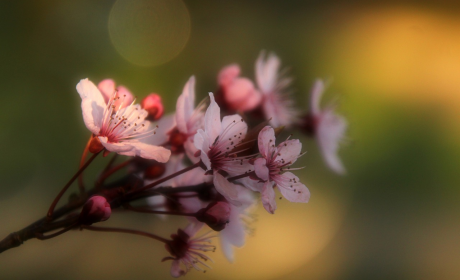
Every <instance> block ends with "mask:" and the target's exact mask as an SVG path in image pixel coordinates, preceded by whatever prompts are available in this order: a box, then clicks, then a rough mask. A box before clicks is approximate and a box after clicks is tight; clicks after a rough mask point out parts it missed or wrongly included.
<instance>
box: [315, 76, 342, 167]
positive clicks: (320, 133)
mask: <svg viewBox="0 0 460 280" xmlns="http://www.w3.org/2000/svg"><path fill="white" fill-rule="evenodd" d="M323 92H324V82H323V81H322V80H320V79H318V80H316V82H315V84H314V85H313V88H312V91H311V103H310V106H311V107H310V110H311V115H309V116H307V118H310V122H312V125H313V126H312V127H313V134H314V135H315V136H316V139H317V141H318V145H319V147H320V150H321V153H322V155H323V158H324V160H325V161H326V163H327V165H328V166H329V168H331V169H332V170H333V171H335V172H336V173H338V174H345V172H346V171H345V167H344V166H343V164H342V162H341V161H340V158H339V156H338V149H339V144H340V143H341V142H342V141H343V138H344V135H345V130H346V129H347V122H346V120H345V118H344V117H342V116H340V115H337V114H336V113H335V106H333V105H329V106H327V107H326V108H324V109H321V108H320V102H321V97H322V95H323ZM311 120H313V121H311ZM307 121H308V120H307Z"/></svg>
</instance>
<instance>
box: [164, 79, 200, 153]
mask: <svg viewBox="0 0 460 280" xmlns="http://www.w3.org/2000/svg"><path fill="white" fill-rule="evenodd" d="M204 108H205V107H204V104H199V105H198V106H197V107H196V108H195V77H194V76H192V77H190V79H189V80H188V81H187V83H186V84H185V86H184V89H183V90H182V94H181V95H180V96H179V98H178V99H177V103H176V113H175V115H174V120H175V128H173V129H172V130H171V131H170V132H169V143H170V144H171V149H172V150H173V152H176V153H180V152H183V151H184V150H185V152H186V154H187V156H188V158H189V159H190V160H191V161H192V162H198V161H199V158H197V157H196V156H195V153H196V152H197V148H196V147H195V145H194V144H193V141H194V140H193V139H194V136H195V134H196V132H197V130H198V129H199V128H202V127H203V117H204V113H203V111H204Z"/></svg>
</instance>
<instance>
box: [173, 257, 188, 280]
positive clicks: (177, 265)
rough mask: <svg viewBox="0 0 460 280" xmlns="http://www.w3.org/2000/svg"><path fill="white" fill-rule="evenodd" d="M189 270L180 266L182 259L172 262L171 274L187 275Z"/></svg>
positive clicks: (177, 275)
mask: <svg viewBox="0 0 460 280" xmlns="http://www.w3.org/2000/svg"><path fill="white" fill-rule="evenodd" d="M186 273H187V272H186V271H184V270H182V269H181V268H180V261H179V260H174V261H173V262H172V264H171V276H172V277H174V278H177V277H180V276H182V275H185V274H186Z"/></svg>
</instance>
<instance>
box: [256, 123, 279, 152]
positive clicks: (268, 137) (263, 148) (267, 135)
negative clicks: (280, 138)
mask: <svg viewBox="0 0 460 280" xmlns="http://www.w3.org/2000/svg"><path fill="white" fill-rule="evenodd" d="M258 144H259V152H260V154H261V155H262V157H264V158H268V157H271V153H272V151H273V150H274V145H275V130H274V129H273V128H272V127H270V126H266V127H264V128H262V130H261V131H260V132H259V138H258Z"/></svg>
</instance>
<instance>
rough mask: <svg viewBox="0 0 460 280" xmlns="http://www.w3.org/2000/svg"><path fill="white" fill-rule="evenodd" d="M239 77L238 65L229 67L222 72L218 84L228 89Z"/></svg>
mask: <svg viewBox="0 0 460 280" xmlns="http://www.w3.org/2000/svg"><path fill="white" fill-rule="evenodd" d="M239 75H240V67H239V66H238V65H237V64H232V65H229V66H227V67H224V68H223V69H222V70H220V72H219V76H218V77H217V83H218V84H219V85H220V86H221V87H224V88H225V87H228V86H229V85H230V84H231V83H232V82H233V81H234V80H235V79H236V78H237V77H238V76H239Z"/></svg>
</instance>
